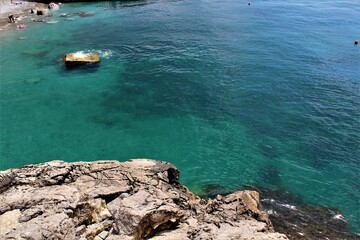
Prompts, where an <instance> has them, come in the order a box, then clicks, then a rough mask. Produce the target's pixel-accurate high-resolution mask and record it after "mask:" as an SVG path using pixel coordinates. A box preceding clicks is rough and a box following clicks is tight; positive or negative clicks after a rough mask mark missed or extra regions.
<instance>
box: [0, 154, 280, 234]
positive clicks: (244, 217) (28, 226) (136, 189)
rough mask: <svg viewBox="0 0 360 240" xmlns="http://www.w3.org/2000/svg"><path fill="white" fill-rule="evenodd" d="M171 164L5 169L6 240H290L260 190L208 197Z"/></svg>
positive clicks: (1, 213) (0, 194)
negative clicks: (265, 207) (263, 207)
mask: <svg viewBox="0 0 360 240" xmlns="http://www.w3.org/2000/svg"><path fill="white" fill-rule="evenodd" d="M178 179H179V171H178V170H177V169H176V168H175V167H174V166H173V165H171V164H169V163H165V162H159V161H153V160H147V159H138V160H130V161H128V162H123V163H120V162H118V161H97V162H77V163H65V162H63V161H52V162H48V163H44V164H38V165H29V166H25V167H22V168H20V169H11V170H7V171H3V172H0V239H95V240H101V239H107V240H111V239H122V240H127V239H132V240H140V239H153V240H165V239H166V240H169V239H171V240H176V239H183V240H185V239H221V240H224V239H287V237H286V236H285V235H283V234H280V233H276V232H274V231H273V229H272V226H271V223H270V221H269V219H268V216H267V215H266V213H264V212H262V211H260V210H259V194H258V193H257V192H256V191H240V192H235V193H233V194H229V195H227V196H220V195H218V196H217V197H216V198H215V199H212V200H205V199H201V198H199V197H197V196H196V195H194V194H193V193H191V192H190V191H189V190H188V189H187V188H186V187H184V186H183V185H181V184H180V183H179V182H178Z"/></svg>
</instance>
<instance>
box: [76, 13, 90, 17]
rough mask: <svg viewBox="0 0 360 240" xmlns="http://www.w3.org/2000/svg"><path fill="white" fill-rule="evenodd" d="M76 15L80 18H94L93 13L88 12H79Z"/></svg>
mask: <svg viewBox="0 0 360 240" xmlns="http://www.w3.org/2000/svg"><path fill="white" fill-rule="evenodd" d="M78 15H79V16H80V17H91V16H94V14H93V13H89V12H79V13H78Z"/></svg>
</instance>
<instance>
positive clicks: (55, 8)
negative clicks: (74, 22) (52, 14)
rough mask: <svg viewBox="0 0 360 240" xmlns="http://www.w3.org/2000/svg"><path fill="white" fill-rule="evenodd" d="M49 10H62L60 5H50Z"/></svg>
mask: <svg viewBox="0 0 360 240" xmlns="http://www.w3.org/2000/svg"><path fill="white" fill-rule="evenodd" d="M48 9H50V10H53V11H54V10H59V9H60V7H59V5H57V4H56V3H53V2H52V3H49V5H48Z"/></svg>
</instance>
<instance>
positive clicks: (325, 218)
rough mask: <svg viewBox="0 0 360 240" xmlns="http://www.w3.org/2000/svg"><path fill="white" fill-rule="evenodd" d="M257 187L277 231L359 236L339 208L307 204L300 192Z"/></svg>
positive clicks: (303, 236) (308, 237)
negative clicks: (352, 229)
mask: <svg viewBox="0 0 360 240" xmlns="http://www.w3.org/2000/svg"><path fill="white" fill-rule="evenodd" d="M256 190H257V191H259V192H260V194H261V196H262V199H261V203H262V206H263V208H264V210H266V211H267V212H268V213H269V217H270V220H271V222H272V223H273V226H274V228H275V231H278V232H281V233H284V234H286V235H287V236H288V237H289V239H294V240H295V239H296V240H323V239H331V240H337V239H339V240H340V239H347V240H357V239H360V236H357V235H356V234H354V233H353V232H352V231H351V230H350V228H349V225H348V223H347V222H346V220H345V219H344V217H343V215H342V214H341V212H340V211H339V210H338V209H335V208H328V207H324V206H320V205H309V204H305V203H303V201H302V199H301V198H300V197H299V196H296V195H293V194H291V193H289V192H287V191H285V190H282V189H268V188H261V187H257V188H256Z"/></svg>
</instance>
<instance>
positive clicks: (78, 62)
mask: <svg viewBox="0 0 360 240" xmlns="http://www.w3.org/2000/svg"><path fill="white" fill-rule="evenodd" d="M64 62H65V66H66V67H67V68H72V67H79V66H83V65H89V66H97V65H99V63H100V57H99V55H98V54H96V53H84V52H76V53H68V54H65V56H64Z"/></svg>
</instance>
